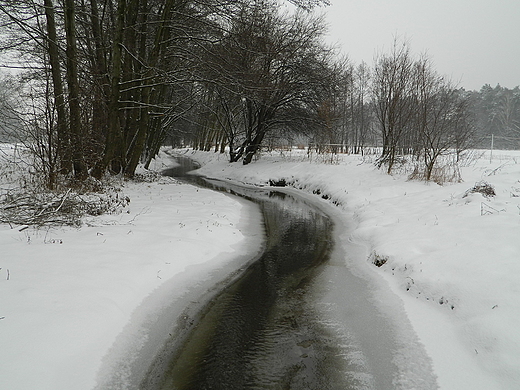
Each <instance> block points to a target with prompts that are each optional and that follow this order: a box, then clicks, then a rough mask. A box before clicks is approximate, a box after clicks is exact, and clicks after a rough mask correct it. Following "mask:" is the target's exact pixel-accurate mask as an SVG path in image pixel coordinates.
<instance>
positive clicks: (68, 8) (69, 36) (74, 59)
mask: <svg viewBox="0 0 520 390" xmlns="http://www.w3.org/2000/svg"><path fill="white" fill-rule="evenodd" d="M64 6H65V37H66V41H67V49H66V55H67V64H66V66H67V85H68V88H69V121H70V122H69V123H70V124H69V126H70V131H71V136H72V143H71V146H72V165H73V168H74V176H75V177H76V178H77V179H79V180H84V179H85V178H86V177H87V176H88V172H87V167H86V165H85V161H84V156H83V152H84V151H83V135H82V132H81V130H82V129H81V112H80V105H79V81H78V50H77V46H76V22H75V16H76V12H75V4H74V0H65V1H64Z"/></svg>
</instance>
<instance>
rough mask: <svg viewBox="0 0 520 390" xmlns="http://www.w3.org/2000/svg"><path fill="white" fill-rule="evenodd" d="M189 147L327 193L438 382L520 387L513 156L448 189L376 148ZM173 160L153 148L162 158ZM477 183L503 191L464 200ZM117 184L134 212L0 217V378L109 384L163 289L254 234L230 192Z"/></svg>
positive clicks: (519, 221)
mask: <svg viewBox="0 0 520 390" xmlns="http://www.w3.org/2000/svg"><path fill="white" fill-rule="evenodd" d="M186 154H187V155H188V156H190V157H192V158H195V159H196V160H198V161H199V162H201V163H203V164H204V166H203V167H202V168H201V170H200V173H201V174H204V175H207V176H210V177H217V178H226V179H231V180H236V181H240V182H245V183H249V184H256V185H267V184H268V181H269V179H274V180H279V179H282V178H283V179H285V180H286V181H288V182H290V183H292V184H293V185H294V186H295V187H298V188H300V189H301V190H302V191H306V192H308V193H312V192H315V193H318V192H319V193H320V195H316V198H319V197H321V196H323V195H326V197H327V198H328V199H326V200H325V199H323V200H322V202H327V203H331V204H337V205H336V206H334V207H335V209H336V210H337V212H338V214H337V216H339V217H340V218H344V219H345V220H346V221H348V223H349V224H350V225H351V226H353V228H352V229H351V230H350V232H349V234H348V236H346V237H345V241H348V242H349V243H354V244H358V246H359V245H360V246H361V248H363V250H362V251H361V252H359V253H358V254H357V256H356V259H354V260H355V261H356V262H358V265H359V266H361V267H365V268H366V270H368V272H373V273H376V274H378V275H381V276H382V277H383V278H384V279H385V282H386V285H388V286H389V288H390V289H391V292H389V294H390V293H393V294H396V295H397V296H398V297H399V298H400V299H401V300H402V302H403V305H404V308H405V310H406V313H407V315H408V319H409V321H410V323H411V324H412V326H413V329H414V330H415V332H416V333H417V336H418V338H419V339H420V341H421V342H422V343H423V345H424V347H425V349H426V352H427V353H428V355H429V356H430V358H431V360H432V363H433V367H434V371H435V374H436V375H437V380H438V383H439V387H440V389H441V390H464V389H471V390H484V389H485V390H501V389H511V390H512V389H517V388H519V386H520V385H519V384H520V332H519V331H518V329H517V326H518V324H520V291H519V290H520V283H519V281H518V280H519V276H520V239H519V238H520V152H497V151H494V153H493V158H492V159H491V160H490V156H489V154H484V155H481V156H478V157H479V158H477V157H475V158H474V159H471V160H469V161H468V163H467V164H466V166H465V167H462V168H461V174H462V178H463V180H464V181H463V182H461V183H456V184H445V185H443V186H440V185H437V184H434V183H424V182H419V181H408V180H407V176H406V175H405V174H395V175H392V176H390V175H386V174H385V173H383V172H382V171H380V170H377V169H376V168H375V167H374V164H373V163H372V161H371V160H370V158H369V157H364V158H362V157H360V156H349V155H341V156H338V157H335V158H334V159H333V161H332V163H331V162H330V161H326V160H325V159H324V160H320V158H318V157H316V156H313V158H312V159H309V158H308V157H307V156H306V155H305V154H300V153H299V152H298V151H290V152H284V153H273V154H271V155H263V156H262V158H261V159H259V160H258V161H255V162H253V163H251V164H250V165H247V166H243V165H241V164H229V163H228V162H227V157H226V156H225V155H220V154H215V153H202V152H192V151H186ZM475 156H477V155H475ZM168 163H169V162H168V158H167V156H165V155H164V154H162V157H161V159H159V160H158V161H157V163H156V166H155V169H161V168H162V167H164V166H165V164H168ZM482 180H485V181H486V182H488V183H489V184H491V185H493V186H494V188H495V191H496V194H497V195H496V197H494V198H490V199H487V198H484V197H483V196H482V195H481V194H479V193H473V194H470V195H468V196H466V197H464V194H465V193H466V191H467V190H468V189H470V188H472V187H473V186H474V184H475V183H476V182H480V181H482ZM122 191H123V192H124V194H125V195H127V196H129V197H130V198H131V203H130V206H129V208H128V210H123V213H121V214H118V215H105V216H102V217H99V218H97V219H95V220H92V219H91V220H89V221H88V222H89V223H88V224H85V225H84V226H83V227H82V228H79V229H73V228H60V229H40V230H36V229H32V228H29V229H25V230H22V231H20V230H19V229H16V228H14V229H13V228H11V227H10V226H8V225H0V268H1V269H0V378H1V379H0V389H6V390H8V389H9V390H18V389H19V390H25V389H42V390H62V389H63V390H65V389H67V390H68V389H71V388H73V389H75V390H83V389H85V390H87V389H93V388H99V389H103V388H104V383H105V382H104V381H107V380H108V379H107V378H108V377H109V376H110V375H111V373H113V371H114V369H115V368H114V364H117V363H115V362H118V361H120V360H121V359H120V357H121V356H122V355H123V354H127V353H128V351H129V350H132V351H134V352H137V351H139V350H140V348H142V346H143V345H144V344H145V343H144V341H145V340H147V339H150V338H153V337H154V336H153V335H152V334H151V333H150V332H146V329H151V328H152V327H153V326H152V325H150V324H148V325H147V322H153V319H156V318H158V316H159V315H158V314H157V313H159V312H161V307H162V306H165V305H166V303H165V302H164V300H165V299H167V300H169V301H170V302H174V303H173V305H177V306H178V307H177V306H176V307H177V308H178V310H182V303H183V302H185V300H186V292H187V291H189V290H190V288H192V286H193V285H198V286H201V289H202V288H204V281H207V280H209V279H211V275H212V273H213V272H214V271H215V270H219V269H221V270H222V269H231V267H234V266H236V267H238V265H237V264H239V263H237V262H236V259H237V258H240V257H243V256H244V254H245V253H246V251H247V250H248V248H251V249H250V250H251V251H253V252H255V251H256V250H257V249H258V248H259V247H260V245H261V244H260V241H261V240H260V239H261V232H260V231H259V230H258V228H256V229H255V227H254V225H253V224H252V221H254V220H255V218H257V217H258V215H257V214H256V213H257V210H256V208H255V207H253V206H250V205H248V204H247V203H244V202H242V201H239V200H237V199H235V198H232V197H229V196H226V195H223V194H217V193H214V192H211V191H208V190H203V189H197V188H195V187H192V186H189V185H184V184H178V183H177V182H175V181H170V180H166V179H165V180H162V181H161V182H159V183H126V184H125V185H124V188H123V189H122ZM376 256H377V257H379V258H384V259H387V261H386V263H385V264H384V265H383V266H382V267H380V268H378V267H375V266H374V265H373V264H372V263H371V260H373V259H374V258H375V257H376ZM224 273H225V272H224ZM188 295H189V294H188ZM161 326H162V325H161ZM164 326H167V325H164ZM143 329H144V330H143ZM136 335H140V337H141V339H139V338H137V339H136V337H135V336H136ZM159 343H160V340H157V341H156V343H155V345H158V344H159ZM152 344H153V343H152ZM150 353H153V351H152V352H150ZM128 360H129V363H128V364H129V365H131V364H132V357H131V356H129V357H128ZM127 368H128V367H127ZM117 369H119V370H120V375H121V376H120V378H119V380H121V381H125V380H128V378H125V376H124V368H123V369H121V367H118V368H117Z"/></svg>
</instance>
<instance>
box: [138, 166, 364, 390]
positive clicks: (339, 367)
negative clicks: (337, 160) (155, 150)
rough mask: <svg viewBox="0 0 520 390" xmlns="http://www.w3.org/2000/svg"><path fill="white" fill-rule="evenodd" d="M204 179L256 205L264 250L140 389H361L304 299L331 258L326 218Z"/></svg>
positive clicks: (299, 205)
mask: <svg viewBox="0 0 520 390" xmlns="http://www.w3.org/2000/svg"><path fill="white" fill-rule="evenodd" d="M183 165H184V166H183V167H181V168H182V169H191V168H192V167H191V166H189V165H188V166H186V164H184V163H183ZM177 171H178V170H177ZM168 174H170V175H173V174H174V172H173V171H169V172H168ZM175 174H178V172H177V173H175ZM195 180H199V184H200V178H198V179H195ZM205 183H206V184H205V185H206V186H207V187H210V188H214V189H216V188H217V187H218V189H219V190H223V191H227V192H232V193H234V194H239V195H240V196H244V197H246V198H248V199H252V200H254V201H256V202H258V203H259V204H260V205H261V208H262V213H263V217H264V223H265V229H266V236H267V243H266V249H265V252H264V253H263V255H262V256H261V257H260V258H259V259H258V260H257V261H255V262H254V263H253V264H252V265H250V266H249V267H248V268H247V269H245V270H244V272H243V274H242V275H241V276H240V277H239V278H237V279H235V280H234V281H233V282H231V283H230V284H229V285H228V286H226V287H225V288H224V289H223V290H222V291H221V292H220V293H219V294H218V295H217V296H216V297H215V298H214V299H213V300H212V301H211V302H210V303H209V304H207V305H206V306H205V307H204V308H203V309H202V312H201V315H200V320H199V321H198V323H197V324H196V325H195V326H193V327H192V329H193V330H192V331H191V333H189V334H188V335H187V336H186V337H184V338H183V339H182V340H181V341H179V342H175V341H174V342H173V343H172V344H171V346H170V347H169V348H168V350H165V351H163V353H162V354H161V356H160V357H159V360H160V362H159V363H157V362H156V363H155V365H154V367H155V368H154V369H152V371H151V372H150V374H149V375H148V377H147V379H146V380H145V381H144V382H143V384H142V388H143V389H179V390H185V389H193V390H195V389H196V390H203V389H222V390H224V389H226V390H232V389H320V390H324V389H349V388H350V389H354V388H360V387H357V386H356V384H357V383H358V382H357V381H355V380H353V379H352V378H350V380H349V381H350V382H349V381H348V380H347V379H346V377H347V375H345V372H346V371H347V368H348V367H347V366H346V361H345V359H344V358H343V356H344V345H341V344H342V342H341V341H340V340H338V339H336V338H335V336H334V333H333V332H331V331H330V330H328V329H327V327H326V326H325V325H324V324H323V323H322V322H321V321H320V318H319V316H318V315H317V312H316V311H315V310H314V309H313V305H312V299H311V298H312V297H311V296H310V295H311V294H310V286H311V285H312V283H313V281H314V279H315V276H316V275H317V274H319V272H320V270H321V267H322V266H323V265H324V264H325V263H326V262H327V260H328V259H329V256H330V251H331V247H332V244H331V243H332V238H331V234H332V227H333V226H332V223H331V221H330V220H329V218H328V217H326V216H325V215H324V214H322V213H320V212H319V211H317V210H314V209H313V208H311V207H309V206H308V205H306V204H305V203H303V202H302V201H299V200H297V199H295V198H294V197H292V196H289V195H287V194H283V193H280V192H276V191H266V190H254V189H245V188H241V187H237V186H233V185H225V184H223V183H219V182H216V181H210V182H208V181H206V182H205Z"/></svg>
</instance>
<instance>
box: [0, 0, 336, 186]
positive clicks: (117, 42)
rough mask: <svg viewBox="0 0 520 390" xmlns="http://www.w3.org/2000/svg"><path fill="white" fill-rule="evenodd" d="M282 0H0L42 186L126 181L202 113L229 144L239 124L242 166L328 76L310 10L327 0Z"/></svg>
mask: <svg viewBox="0 0 520 390" xmlns="http://www.w3.org/2000/svg"><path fill="white" fill-rule="evenodd" d="M288 1H289V2H290V3H293V5H295V6H296V8H297V9H299V10H298V11H295V12H294V13H293V14H291V16H289V15H285V16H282V15H281V14H280V12H279V4H278V2H276V1H271V0H256V1H255V0H59V1H56V0H54V1H53V0H43V2H40V1H36V0H20V1H18V0H17V1H13V0H1V1H0V15H1V18H2V25H1V28H2V31H3V32H4V38H5V39H3V43H2V45H1V46H2V47H1V48H0V49H2V50H3V52H4V53H5V52H6V51H9V52H10V53H13V52H15V53H17V55H18V58H17V60H16V61H17V63H18V64H20V66H24V67H26V72H25V73H24V76H23V77H24V86H23V93H24V99H23V100H22V101H21V102H20V103H19V104H14V105H13V106H12V107H11V108H12V109H13V112H14V113H15V114H14V116H15V117H16V119H17V120H19V121H20V122H21V123H22V124H23V128H24V131H20V129H19V128H18V129H17V130H16V134H14V136H17V137H19V138H24V139H23V141H25V142H26V143H27V144H29V145H31V147H33V149H34V151H35V152H37V153H36V154H37V155H38V157H39V161H40V163H41V169H42V170H43V171H44V173H45V175H46V177H47V178H48V185H49V186H50V187H53V186H55V184H56V180H57V178H58V177H59V176H60V175H66V176H68V177H73V178H75V179H76V180H79V181H82V180H85V179H86V178H87V177H88V176H94V177H96V178H99V177H101V176H102V175H103V174H104V173H105V172H107V171H108V172H112V173H123V174H125V175H127V176H132V175H133V174H134V172H135V169H136V166H137V165H138V163H139V161H144V162H145V164H146V163H149V162H150V160H151V159H152V158H153V157H154V155H155V154H156V153H157V151H158V149H159V147H160V146H161V145H162V144H163V142H164V140H165V137H166V135H167V134H168V132H171V130H172V128H173V127H174V126H176V125H182V124H185V125H187V126H186V130H189V129H190V128H193V127H195V128H197V129H199V130H200V128H201V126H200V125H199V123H201V120H202V119H204V121H203V122H202V123H204V122H205V123H206V125H205V126H202V127H204V128H208V125H207V124H208V123H210V122H211V121H215V120H219V121H224V122H222V124H223V123H225V126H227V127H226V131H227V135H226V137H227V138H226V142H227V143H232V142H233V141H234V139H235V138H234V134H235V132H236V126H241V127H243V126H247V131H246V133H247V134H246V140H242V141H241V144H240V148H239V151H238V152H237V154H236V156H235V157H234V159H235V160H238V159H239V158H243V159H244V161H250V159H251V157H252V155H253V154H254V153H255V152H256V150H257V149H258V147H259V145H260V143H261V141H262V139H263V137H264V136H265V133H266V132H267V130H268V129H269V128H270V127H271V126H272V122H273V121H275V120H277V118H278V116H277V112H278V111H280V110H285V109H289V107H290V106H291V107H293V108H294V109H295V110H297V109H302V106H303V105H305V104H306V103H308V102H309V99H310V97H309V96H307V95H308V94H309V91H310V87H311V86H310V85H309V83H314V85H316V86H317V85H318V84H320V86H319V88H322V85H323V84H326V83H327V82H326V80H322V79H321V76H320V77H319V78H320V80H318V75H317V72H319V71H320V69H321V68H320V67H321V66H322V63H321V61H326V60H327V59H326V58H325V57H326V56H327V50H324V49H323V46H320V45H319V44H318V37H319V35H320V34H321V31H323V24H322V23H321V22H320V21H319V20H318V19H316V18H313V17H311V16H310V13H308V12H307V11H308V10H310V9H311V8H312V7H314V6H316V5H319V4H325V3H326V0H288ZM255 46H257V47H258V48H261V50H262V51H263V56H262V58H259V57H258V56H256V55H254V54H255V53H256V50H257V49H256V47H255ZM298 67H305V68H306V70H305V72H309V74H308V75H306V76H302V77H300V76H297V73H298V72H296V71H294V69H295V68H298ZM265 71H267V72H268V74H265ZM310 73H312V74H310ZM312 78H313V79H312ZM318 81H319V82H318ZM304 85H305V87H304ZM306 85H309V87H307V86H306ZM273 88H275V89H276V91H275V90H273ZM317 88H318V87H317ZM319 88H318V89H319ZM315 94H319V90H316V91H315ZM236 104H238V105H240V107H242V108H245V109H244V110H243V112H242V114H243V115H242V116H241V118H240V119H238V118H236V117H235V116H234V115H232V113H233V111H235V110H236V109H237V108H236ZM194 112H196V113H197V115H195V116H194V114H193V113H194ZM204 116H205V118H203V117H204ZM195 117H196V120H197V123H193V119H194V118H195ZM298 120H300V121H301V119H300V118H298ZM300 123H301V122H300ZM190 124H191V125H190Z"/></svg>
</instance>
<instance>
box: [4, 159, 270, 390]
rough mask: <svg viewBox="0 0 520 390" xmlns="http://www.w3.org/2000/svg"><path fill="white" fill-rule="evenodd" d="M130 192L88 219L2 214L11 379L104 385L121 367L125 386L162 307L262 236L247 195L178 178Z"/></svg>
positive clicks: (10, 389) (25, 384)
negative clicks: (50, 223)
mask: <svg viewBox="0 0 520 390" xmlns="http://www.w3.org/2000/svg"><path fill="white" fill-rule="evenodd" d="M164 163H165V164H172V162H171V161H170V160H169V159H165V161H164ZM165 166H166V165H161V163H157V165H156V168H157V169H161V168H162V167H165ZM122 192H123V193H124V194H125V195H126V196H128V197H130V199H131V201H130V205H129V206H128V207H127V208H125V209H123V210H122V213H120V214H117V215H104V216H101V217H98V218H95V219H92V218H91V219H89V220H88V221H87V222H88V223H86V224H85V225H84V226H83V227H81V228H79V229H74V228H60V229H56V228H52V229H43V228H42V229H39V230H36V229H33V228H27V229H24V230H22V231H20V230H19V229H17V228H14V229H12V228H10V226H9V225H0V378H1V379H0V389H2V390H27V389H35V390H36V389H38V390H70V389H74V390H91V389H93V388H95V387H96V386H100V387H99V388H102V389H104V388H105V387H103V381H104V380H105V378H106V377H107V376H109V375H112V374H113V372H112V370H113V369H116V370H119V371H120V372H119V373H118V375H120V377H119V385H120V386H121V387H118V388H124V381H125V380H126V378H125V372H124V367H120V366H118V367H116V366H114V365H120V364H121V362H122V361H124V364H127V365H128V366H130V365H131V364H132V359H133V356H131V355H130V354H131V353H132V352H136V351H139V349H140V348H141V346H142V345H143V344H144V341H145V340H147V339H148V338H149V337H150V335H148V334H146V332H144V331H143V329H142V328H141V327H142V326H144V325H146V322H147V321H153V320H154V319H155V318H157V317H156V316H157V311H159V309H160V307H161V306H164V305H171V304H172V303H173V302H175V300H179V302H182V300H183V299H184V296H185V295H186V291H188V290H189V289H190V288H192V287H193V286H194V285H196V284H197V283H200V282H201V281H203V280H205V279H209V278H210V275H211V274H212V273H213V272H214V271H215V270H216V269H220V268H223V267H225V266H226V265H227V264H229V263H231V262H232V261H234V260H235V259H236V258H237V257H238V258H240V256H241V255H244V253H245V252H246V250H247V251H253V253H254V250H255V248H260V245H261V240H262V233H261V231H260V230H259V229H258V228H256V227H255V226H256V224H257V218H259V216H258V215H257V213H258V211H257V210H256V209H255V208H253V207H251V206H249V205H248V204H247V203H245V202H240V201H238V200H236V199H235V198H232V197H230V196H226V195H223V194H218V193H215V192H214V191H210V190H203V189H197V188H195V187H193V186H189V185H183V184H179V183H178V182H176V181H174V180H170V179H169V178H165V179H164V180H162V181H161V182H159V183H126V184H125V185H124V187H123V188H122ZM251 218H252V219H254V222H255V226H252V225H251V222H252V221H251V220H250V219H251ZM184 304H186V302H184ZM182 309H183V308H182V307H180V310H181V311H182ZM165 326H169V327H171V324H166V325H165ZM163 330H164V329H163ZM167 331H168V328H166V335H167ZM123 354H126V355H123ZM122 357H124V359H122Z"/></svg>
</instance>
